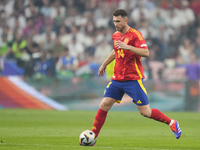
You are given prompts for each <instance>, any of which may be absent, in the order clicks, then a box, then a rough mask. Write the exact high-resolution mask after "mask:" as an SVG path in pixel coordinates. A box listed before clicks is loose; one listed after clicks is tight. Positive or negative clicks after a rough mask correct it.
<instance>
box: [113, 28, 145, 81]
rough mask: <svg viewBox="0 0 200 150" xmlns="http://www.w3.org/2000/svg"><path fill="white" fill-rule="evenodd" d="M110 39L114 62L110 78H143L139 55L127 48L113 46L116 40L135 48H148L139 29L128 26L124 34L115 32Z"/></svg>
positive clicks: (121, 79) (122, 79)
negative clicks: (113, 51)
mask: <svg viewBox="0 0 200 150" xmlns="http://www.w3.org/2000/svg"><path fill="white" fill-rule="evenodd" d="M112 39H113V47H114V50H115V60H116V62H115V67H114V75H113V76H112V78H111V79H113V80H118V81H127V80H139V79H141V78H143V79H144V78H145V77H144V74H143V67H142V63H141V56H138V55H136V54H134V53H132V52H130V51H128V50H124V49H117V47H115V42H116V41H122V42H125V43H126V44H128V45H131V46H134V47H137V48H146V49H148V47H147V44H146V42H145V40H144V38H143V36H142V34H141V33H140V32H139V31H137V30H135V29H133V28H130V29H129V30H128V31H127V32H126V33H125V34H121V33H120V32H115V33H114V34H113V36H112Z"/></svg>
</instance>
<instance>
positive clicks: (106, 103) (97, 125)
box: [92, 81, 124, 137]
mask: <svg viewBox="0 0 200 150" xmlns="http://www.w3.org/2000/svg"><path fill="white" fill-rule="evenodd" d="M123 95H124V92H123V91H122V90H121V88H120V83H118V82H117V81H111V82H110V83H109V84H108V86H107V87H106V90H105V92H104V96H103V97H104V98H103V100H102V102H101V104H100V106H99V109H98V111H97V113H96V116H95V119H94V123H93V127H92V131H93V132H94V133H95V134H96V137H97V136H98V135H99V132H100V130H101V128H102V126H103V124H104V122H105V120H106V117H107V113H108V111H109V110H110V108H111V107H112V106H113V104H114V103H115V102H116V101H120V100H121V98H122V96H123Z"/></svg>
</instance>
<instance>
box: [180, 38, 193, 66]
mask: <svg viewBox="0 0 200 150" xmlns="http://www.w3.org/2000/svg"><path fill="white" fill-rule="evenodd" d="M193 49H194V46H193V44H192V43H191V41H190V39H185V40H184V41H183V43H182V44H181V45H180V46H179V48H178V58H177V59H178V64H182V65H183V64H188V63H190V61H191V60H190V57H189V58H188V56H190V54H191V53H192V52H193Z"/></svg>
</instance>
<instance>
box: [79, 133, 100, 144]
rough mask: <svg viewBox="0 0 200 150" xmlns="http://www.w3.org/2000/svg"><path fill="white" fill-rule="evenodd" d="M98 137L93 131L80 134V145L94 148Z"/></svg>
mask: <svg viewBox="0 0 200 150" xmlns="http://www.w3.org/2000/svg"><path fill="white" fill-rule="evenodd" d="M96 140H97V138H96V135H95V133H94V132H93V131H90V130H85V131H83V132H82V133H81V134H80V137H79V145H82V146H93V145H94V144H95V143H96Z"/></svg>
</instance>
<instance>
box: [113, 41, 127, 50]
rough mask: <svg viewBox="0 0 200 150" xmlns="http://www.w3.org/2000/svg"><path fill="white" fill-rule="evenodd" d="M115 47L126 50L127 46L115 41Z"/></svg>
mask: <svg viewBox="0 0 200 150" xmlns="http://www.w3.org/2000/svg"><path fill="white" fill-rule="evenodd" d="M115 47H117V48H118V49H126V50H127V49H128V45H127V44H126V43H124V42H122V41H116V42H115Z"/></svg>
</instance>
